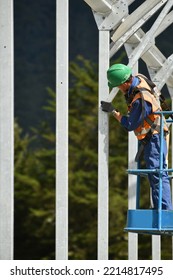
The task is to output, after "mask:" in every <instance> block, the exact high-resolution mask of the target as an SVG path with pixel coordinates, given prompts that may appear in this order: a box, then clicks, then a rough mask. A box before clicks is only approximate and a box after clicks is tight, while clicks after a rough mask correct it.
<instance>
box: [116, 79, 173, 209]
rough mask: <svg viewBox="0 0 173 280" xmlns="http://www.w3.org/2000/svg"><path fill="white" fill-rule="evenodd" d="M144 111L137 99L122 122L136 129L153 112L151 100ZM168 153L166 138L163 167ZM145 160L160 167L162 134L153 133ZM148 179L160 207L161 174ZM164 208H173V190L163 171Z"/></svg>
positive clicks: (149, 165) (130, 128)
mask: <svg viewBox="0 0 173 280" xmlns="http://www.w3.org/2000/svg"><path fill="white" fill-rule="evenodd" d="M139 82H140V81H139V79H138V78H137V77H134V79H133V82H132V85H131V87H130V89H129V92H128V94H131V92H132V91H133V88H134V87H136V86H137V85H138V84H139ZM144 105H145V106H144V109H143V110H144V111H143V112H142V100H141V98H139V99H137V100H136V101H135V102H133V103H132V108H131V110H130V113H129V115H128V116H123V117H122V119H121V124H122V126H123V127H125V128H126V129H127V130H128V131H133V130H135V129H136V128H137V127H138V126H139V125H141V123H142V121H143V118H144V119H145V118H146V117H147V116H148V115H149V114H151V113H152V106H151V104H150V103H149V102H147V101H144ZM166 154H167V145H166V141H165V139H164V140H163V168H164V169H165V168H166ZM144 160H145V163H146V168H147V169H157V168H159V162H160V134H154V135H152V137H151V139H150V141H149V142H148V143H147V144H146V145H145V148H144ZM148 179H149V183H150V187H151V190H152V200H153V205H154V208H155V209H158V201H159V174H158V173H150V174H148ZM162 209H166V210H173V207H172V203H171V191H170V182H169V177H168V173H167V172H163V181H162Z"/></svg>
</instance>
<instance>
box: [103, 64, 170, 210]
mask: <svg viewBox="0 0 173 280" xmlns="http://www.w3.org/2000/svg"><path fill="white" fill-rule="evenodd" d="M145 78H146V77H145V76H143V75H142V74H137V75H136V76H133V75H132V70H131V68H130V67H128V66H126V65H124V64H113V65H112V66H111V67H110V68H109V69H108V71H107V79H108V86H109V88H110V89H112V88H114V87H118V88H119V89H120V91H121V92H122V94H123V95H124V97H125V100H126V103H127V106H128V114H127V116H122V115H121V113H120V112H119V111H117V110H115V108H114V106H113V105H112V103H111V102H106V101H101V109H102V111H104V112H107V113H112V114H113V116H114V117H115V119H117V120H118V121H119V122H120V123H121V125H122V126H123V127H124V128H126V130H127V131H134V133H135V135H136V137H137V139H138V140H139V144H140V147H142V148H143V154H144V160H145V164H146V168H147V169H159V167H160V165H159V162H160V160H159V159H160V130H159V129H160V115H159V114H154V112H156V111H159V110H161V108H160V104H159V103H158V101H157V100H156V98H155V96H154V94H152V89H151V87H150V86H149V84H148V83H147V81H146V79H145ZM167 133H168V128H167V126H166V122H165V125H164V139H163V169H166V167H167V163H166V155H167V144H166V140H165V136H166V134H167ZM140 150H141V149H139V151H140ZM140 156H141V155H140V154H139V153H138V154H137V161H138V160H139V158H140ZM148 179H149V183H150V187H151V194H152V204H153V207H152V208H154V209H158V207H159V205H158V204H159V172H154V173H148ZM162 209H164V210H173V207H172V203H171V190H170V181H169V177H168V173H167V171H163V173H162Z"/></svg>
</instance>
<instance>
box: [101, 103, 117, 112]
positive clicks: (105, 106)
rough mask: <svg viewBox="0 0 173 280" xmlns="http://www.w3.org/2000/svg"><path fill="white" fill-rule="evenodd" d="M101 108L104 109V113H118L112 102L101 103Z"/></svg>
mask: <svg viewBox="0 0 173 280" xmlns="http://www.w3.org/2000/svg"><path fill="white" fill-rule="evenodd" d="M101 108H102V111H104V112H107V113H112V112H113V111H117V110H115V108H114V106H113V105H112V103H111V102H106V101H101Z"/></svg>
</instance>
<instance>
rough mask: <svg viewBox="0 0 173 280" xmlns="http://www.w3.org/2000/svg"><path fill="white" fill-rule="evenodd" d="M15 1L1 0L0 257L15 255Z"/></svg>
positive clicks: (5, 257) (8, 258)
mask: <svg viewBox="0 0 173 280" xmlns="http://www.w3.org/2000/svg"><path fill="white" fill-rule="evenodd" d="M13 61H14V59H13V1H12V0H1V1H0V259H1V260H11V259H13V212H14V210H13V209H14V207H13V196H14V184H13V178H14V175H13V173H14V163H13V162H14V155H13V154H14V143H13V139H14V136H13V134H14V132H13V131H14V117H13V115H14V109H13V100H14V97H13V95H14V71H13V68H14V66H13V63H14V62H13Z"/></svg>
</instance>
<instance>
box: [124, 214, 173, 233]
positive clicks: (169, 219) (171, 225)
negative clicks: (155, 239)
mask: <svg viewBox="0 0 173 280" xmlns="http://www.w3.org/2000/svg"><path fill="white" fill-rule="evenodd" d="M124 230H125V231H128V232H134V233H143V234H153V235H163V234H164V235H173V211H169V210H161V211H159V210H154V209H147V210H145V209H135V210H128V213H127V225H126V227H125V229H124Z"/></svg>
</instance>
